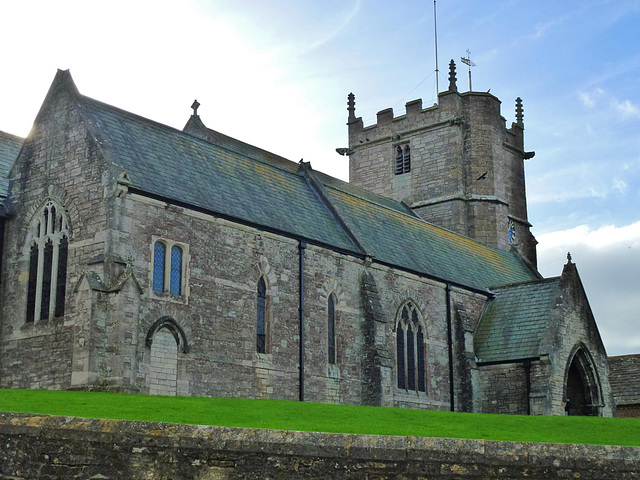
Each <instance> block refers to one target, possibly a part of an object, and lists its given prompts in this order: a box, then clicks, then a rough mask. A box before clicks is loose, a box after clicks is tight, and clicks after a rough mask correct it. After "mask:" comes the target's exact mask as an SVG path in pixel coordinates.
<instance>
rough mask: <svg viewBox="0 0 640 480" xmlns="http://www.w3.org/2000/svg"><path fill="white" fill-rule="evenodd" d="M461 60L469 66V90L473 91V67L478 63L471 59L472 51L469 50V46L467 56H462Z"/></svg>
mask: <svg viewBox="0 0 640 480" xmlns="http://www.w3.org/2000/svg"><path fill="white" fill-rule="evenodd" d="M460 60H462V63H464V64H465V65H468V66H469V91H471V67H475V66H476V64H475V63H473V62H472V61H471V52H470V51H469V49H468V48H467V56H466V57H460Z"/></svg>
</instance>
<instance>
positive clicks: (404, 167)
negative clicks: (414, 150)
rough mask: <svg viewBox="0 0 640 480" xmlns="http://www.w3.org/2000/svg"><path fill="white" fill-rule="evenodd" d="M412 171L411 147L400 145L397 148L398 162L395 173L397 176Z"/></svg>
mask: <svg viewBox="0 0 640 480" xmlns="http://www.w3.org/2000/svg"><path fill="white" fill-rule="evenodd" d="M410 171H411V149H410V148H409V145H404V146H402V145H398V146H397V147H396V162H395V169H394V172H395V174H396V175H402V174H403V173H409V172H410Z"/></svg>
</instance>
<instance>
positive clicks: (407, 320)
mask: <svg viewBox="0 0 640 480" xmlns="http://www.w3.org/2000/svg"><path fill="white" fill-rule="evenodd" d="M425 350H426V345H425V329H424V325H423V324H422V322H421V321H420V318H419V313H418V310H417V308H416V306H415V305H414V304H413V303H412V302H407V303H406V304H405V305H404V306H403V307H402V309H401V311H400V315H399V318H398V320H397V322H396V364H397V375H398V388H402V389H406V390H414V391H417V392H425V393H426V391H427V372H426V361H425V353H426V352H425Z"/></svg>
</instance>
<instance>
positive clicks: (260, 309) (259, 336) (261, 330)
mask: <svg viewBox="0 0 640 480" xmlns="http://www.w3.org/2000/svg"><path fill="white" fill-rule="evenodd" d="M256 311H257V315H256V347H257V351H258V353H267V285H266V284H265V283H264V278H262V277H260V280H258V298H257V302H256Z"/></svg>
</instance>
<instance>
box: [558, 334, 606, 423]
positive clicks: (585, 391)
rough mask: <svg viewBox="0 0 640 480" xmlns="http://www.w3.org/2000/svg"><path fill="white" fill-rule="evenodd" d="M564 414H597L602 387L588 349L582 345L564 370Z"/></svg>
mask: <svg viewBox="0 0 640 480" xmlns="http://www.w3.org/2000/svg"><path fill="white" fill-rule="evenodd" d="M564 401H565V415H585V416H599V415H600V410H601V407H602V406H603V404H602V388H601V386H600V379H599V377H598V372H597V370H596V368H595V365H594V364H593V359H592V357H591V355H590V354H589V351H588V350H587V349H586V347H584V346H580V347H578V348H577V349H576V351H575V353H574V355H573V356H572V357H571V360H570V361H569V363H568V365H567V369H566V372H565V382H564Z"/></svg>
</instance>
